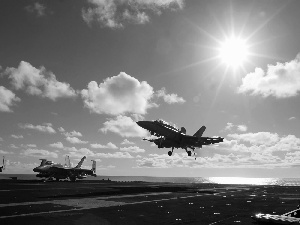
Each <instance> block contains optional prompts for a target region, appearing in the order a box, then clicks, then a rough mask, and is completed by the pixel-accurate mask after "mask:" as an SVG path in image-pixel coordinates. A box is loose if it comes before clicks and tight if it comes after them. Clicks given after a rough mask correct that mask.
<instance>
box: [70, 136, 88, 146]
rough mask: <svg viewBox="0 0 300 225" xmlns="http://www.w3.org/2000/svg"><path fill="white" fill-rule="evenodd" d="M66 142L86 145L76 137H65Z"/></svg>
mask: <svg viewBox="0 0 300 225" xmlns="http://www.w3.org/2000/svg"><path fill="white" fill-rule="evenodd" d="M66 140H67V141H68V142H70V143H72V144H86V143H88V142H87V141H82V140H80V139H79V138H77V137H66Z"/></svg>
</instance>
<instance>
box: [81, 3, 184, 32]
mask: <svg viewBox="0 0 300 225" xmlns="http://www.w3.org/2000/svg"><path fill="white" fill-rule="evenodd" d="M87 2H88V4H89V7H87V8H84V9H82V18H83V20H84V21H85V22H86V23H87V24H89V25H91V23H92V22H98V23H99V24H100V26H101V27H109V28H114V29H116V28H123V27H124V26H125V24H127V23H132V24H145V23H147V22H149V21H150V16H151V14H156V15H160V14H162V11H163V10H167V9H170V10H172V11H175V10H179V9H183V7H184V0H87Z"/></svg>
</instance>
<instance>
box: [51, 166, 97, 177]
mask: <svg viewBox="0 0 300 225" xmlns="http://www.w3.org/2000/svg"><path fill="white" fill-rule="evenodd" d="M51 172H52V173H60V174H72V175H74V174H82V173H85V174H87V175H92V174H93V171H92V170H89V169H77V168H62V167H51Z"/></svg>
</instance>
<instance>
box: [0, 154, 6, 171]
mask: <svg viewBox="0 0 300 225" xmlns="http://www.w3.org/2000/svg"><path fill="white" fill-rule="evenodd" d="M5 165H6V160H5V156H3V166H0V172H2V171H3V170H5Z"/></svg>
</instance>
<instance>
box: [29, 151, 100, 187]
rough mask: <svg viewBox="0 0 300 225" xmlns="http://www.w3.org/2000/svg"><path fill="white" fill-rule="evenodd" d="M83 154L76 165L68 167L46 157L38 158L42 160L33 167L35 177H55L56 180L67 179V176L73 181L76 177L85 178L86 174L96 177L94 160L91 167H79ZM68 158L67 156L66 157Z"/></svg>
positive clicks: (50, 178)
mask: <svg viewBox="0 0 300 225" xmlns="http://www.w3.org/2000/svg"><path fill="white" fill-rule="evenodd" d="M85 158H86V157H85V156H84V157H83V158H82V159H81V160H80V162H79V163H78V165H77V166H75V167H69V166H66V165H65V166H63V165H61V164H59V163H54V162H52V161H48V160H47V159H40V160H42V162H41V165H40V166H38V167H35V168H34V169H33V171H34V172H38V174H37V175H36V176H37V177H43V178H48V179H49V180H52V179H53V178H55V179H56V180H57V181H59V179H67V178H69V179H70V181H75V180H76V179H83V178H86V177H87V175H90V176H94V177H96V176H97V175H96V161H95V160H92V161H93V164H92V169H91V170H88V169H81V165H82V163H83V161H84V160H85ZM68 159H69V157H68Z"/></svg>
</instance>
